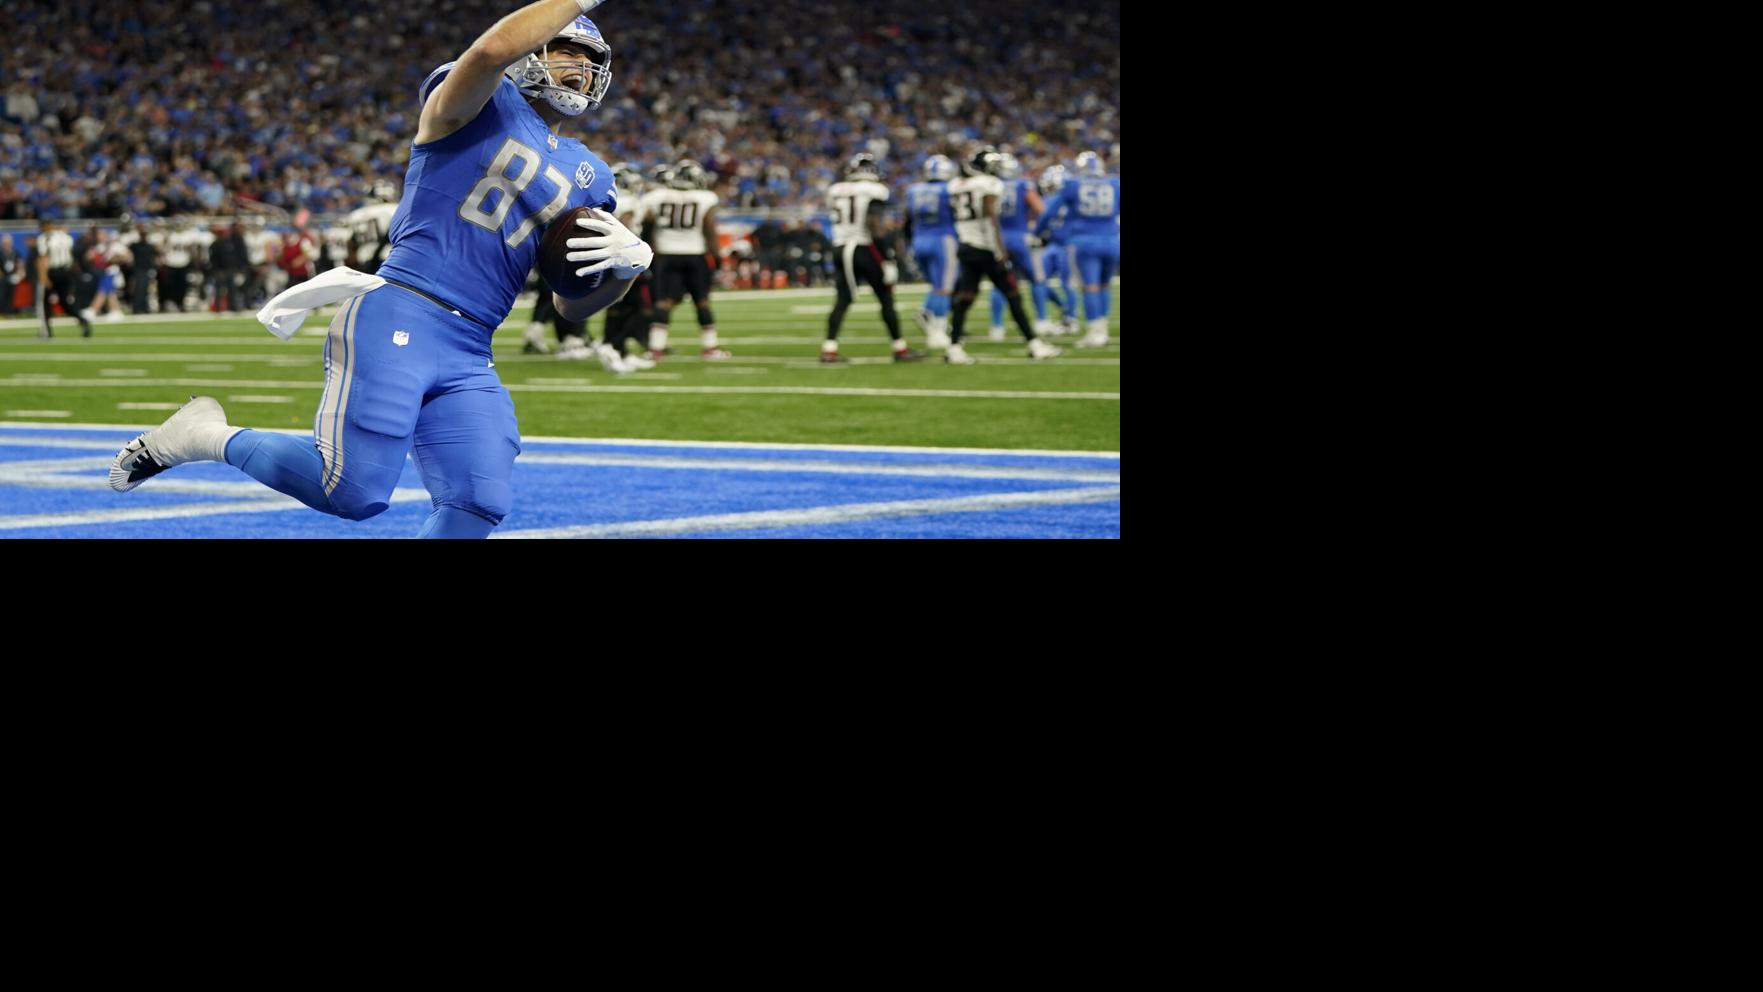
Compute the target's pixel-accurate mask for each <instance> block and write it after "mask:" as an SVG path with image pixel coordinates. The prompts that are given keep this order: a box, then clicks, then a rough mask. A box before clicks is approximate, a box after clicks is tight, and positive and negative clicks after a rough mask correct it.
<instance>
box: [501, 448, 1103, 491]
mask: <svg viewBox="0 0 1763 992" xmlns="http://www.w3.org/2000/svg"><path fill="white" fill-rule="evenodd" d="M519 463H520V464H529V463H530V464H534V465H594V466H601V467H623V468H674V469H686V470H688V471H710V472H810V473H816V474H825V475H904V476H916V477H920V478H937V479H1012V480H1017V481H1023V482H1041V481H1057V482H1091V483H1103V482H1107V483H1115V484H1118V483H1119V482H1120V473H1119V472H1084V471H1070V470H1065V469H1056V468H1015V467H1012V466H1008V465H890V464H878V463H876V462H795V461H768V460H764V459H758V458H676V457H668V456H666V455H587V454H583V455H566V454H560V455H552V454H530V453H523V454H522V455H521V456H520V461H519Z"/></svg>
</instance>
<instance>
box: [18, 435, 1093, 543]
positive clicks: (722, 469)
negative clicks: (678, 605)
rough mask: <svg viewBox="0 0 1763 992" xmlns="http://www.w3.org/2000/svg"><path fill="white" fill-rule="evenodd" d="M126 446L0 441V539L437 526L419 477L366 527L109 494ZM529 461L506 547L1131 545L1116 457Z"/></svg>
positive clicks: (185, 484) (274, 508)
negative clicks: (1117, 541) (898, 541)
mask: <svg viewBox="0 0 1763 992" xmlns="http://www.w3.org/2000/svg"><path fill="white" fill-rule="evenodd" d="M132 436H133V434H132V433H130V432H128V431H127V430H117V431H108V430H95V429H83V430H82V429H78V428H77V426H76V425H44V426H42V427H0V539H5V538H66V537H74V538H81V537H84V538H93V537H97V538H121V537H145V538H238V537H270V538H307V537H315V538H402V537H410V536H412V535H414V534H415V533H416V532H417V530H418V529H419V528H420V527H421V526H422V522H423V520H424V519H426V518H427V516H428V514H429V510H430V507H429V503H428V499H427V496H426V493H424V492H423V487H422V481H421V478H420V477H419V476H418V474H417V472H416V469H415V466H414V465H407V466H406V469H405V472H404V475H403V477H402V479H401V480H400V482H399V489H400V490H401V491H402V494H403V496H404V501H401V502H394V503H393V505H392V507H391V508H390V509H388V510H387V511H386V512H385V513H383V514H381V515H380V516H378V517H375V518H373V519H372V520H366V521H360V522H349V521H344V520H339V519H336V518H334V517H329V516H326V515H324V514H321V513H317V512H314V511H312V510H309V509H307V508H305V507H303V506H300V505H299V504H298V503H296V502H294V501H293V500H292V499H289V498H287V497H283V496H280V495H279V494H277V493H274V492H272V491H271V490H269V489H267V488H265V487H263V486H261V485H259V484H258V483H256V482H255V481H253V480H251V479H250V478H249V477H247V476H246V475H245V474H244V473H242V472H240V471H238V470H237V469H234V468H232V467H231V466H228V465H224V464H220V463H201V464H195V465H184V466H179V467H177V468H175V469H172V470H170V471H168V472H166V473H165V474H163V475H161V476H158V477H156V478H154V479H151V480H149V481H147V482H146V483H144V484H143V485H142V486H141V487H140V488H139V489H136V490H135V491H133V492H130V493H123V494H118V493H114V492H112V491H111V490H110V489H109V487H108V485H107V484H106V482H105V477H106V474H107V472H108V468H109V463H110V460H111V458H112V457H113V456H114V455H115V453H116V451H117V449H118V448H120V447H121V446H122V445H123V444H124V443H126V442H127V441H128V440H129V438H130V437H132ZM523 445H524V448H525V450H524V452H523V453H522V455H521V457H520V459H519V460H518V461H517V462H516V463H515V472H514V490H515V502H514V510H513V512H512V513H511V514H510V515H509V517H508V519H507V520H506V521H504V523H503V525H502V527H501V528H499V530H498V532H497V536H498V537H511V536H519V535H520V534H521V533H522V532H537V536H591V537H708V538H1047V537H1063V538H1118V537H1119V536H1120V499H1119V485H1120V459H1119V458H1118V457H1106V456H1099V455H1073V456H1066V455H1047V454H1013V453H997V452H962V451H949V450H931V451H889V450H884V449H865V450H857V451H839V450H826V449H819V448H769V447H768V448H746V447H740V448H731V447H722V446H710V445H703V446H701V445H691V444H677V443H669V444H660V443H658V444H654V445H649V444H637V445H633V444H605V443H597V442H592V441H554V440H545V441H534V440H530V439H529V440H527V441H524V442H523ZM246 510H249V511H252V512H245V511H246ZM217 511H218V512H217ZM572 529H573V531H575V532H573V533H572V532H571V531H572ZM582 531H586V532H585V533H583V532H582ZM559 532H561V533H559Z"/></svg>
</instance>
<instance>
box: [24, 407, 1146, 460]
mask: <svg viewBox="0 0 1763 992" xmlns="http://www.w3.org/2000/svg"><path fill="white" fill-rule="evenodd" d="M179 405H180V406H181V405H182V404H179ZM158 426H159V425H158V424H33V423H9V422H7V421H0V429H4V428H8V427H12V428H18V429H21V430H30V431H38V432H40V431H45V430H56V431H106V432H110V431H115V432H119V433H125V434H139V433H140V432H142V431H145V430H152V429H153V428H155V427H158ZM252 430H269V431H273V432H275V433H277V434H292V435H295V436H297V437H306V436H309V435H310V434H311V433H312V432H311V431H309V430H298V429H295V428H291V427H270V428H257V427H253V428H252ZM18 440H19V439H18V438H14V437H10V436H5V435H0V445H4V444H9V443H15V442H17V441H18ZM125 440H126V439H125ZM529 442H531V443H534V444H605V445H619V446H624V447H639V446H640V447H650V448H667V447H674V448H734V449H743V450H755V449H766V448H776V449H778V450H780V451H856V452H867V451H874V452H899V453H902V454H913V455H920V454H922V455H1033V456H1035V457H1037V458H1119V457H1120V452H1118V451H1072V450H1070V449H1062V450H1051V449H1046V448H931V447H923V446H919V445H901V444H802V443H793V442H788V441H690V440H679V439H670V438H653V437H558V436H556V435H534V436H532V437H522V438H521V439H520V443H521V444H527V443H529Z"/></svg>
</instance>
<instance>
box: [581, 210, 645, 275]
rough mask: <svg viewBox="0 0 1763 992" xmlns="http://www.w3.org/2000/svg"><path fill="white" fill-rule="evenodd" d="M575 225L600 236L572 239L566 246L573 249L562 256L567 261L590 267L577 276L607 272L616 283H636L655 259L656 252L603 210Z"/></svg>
mask: <svg viewBox="0 0 1763 992" xmlns="http://www.w3.org/2000/svg"><path fill="white" fill-rule="evenodd" d="M575 223H576V226H577V227H579V228H581V229H582V230H584V231H587V232H589V233H591V234H594V235H597V236H596V237H592V238H570V239H569V240H568V241H567V242H565V246H566V247H568V248H570V249H572V250H571V251H570V252H569V254H567V255H564V256H563V257H564V259H565V260H566V261H570V262H585V263H588V264H586V265H584V266H583V267H581V268H579V269H576V270H575V274H576V275H577V276H591V275H593V274H594V273H596V272H607V273H610V274H611V276H612V277H613V278H614V279H635V278H636V277H637V276H638V275H639V274H640V273H642V272H643V270H645V269H647V268H648V267H649V263H650V262H652V261H654V259H655V252H654V250H652V249H651V248H650V247H649V246H648V245H647V244H644V243H643V239H642V238H639V237H637V236H636V234H634V233H632V231H631V229H630V228H628V227H625V226H624V224H623V223H621V222H620V221H619V219H618V218H617V217H614V216H612V215H611V214H609V213H607V212H606V211H604V210H595V211H594V212H593V213H591V214H589V215H588V216H586V217H577V218H576V221H575Z"/></svg>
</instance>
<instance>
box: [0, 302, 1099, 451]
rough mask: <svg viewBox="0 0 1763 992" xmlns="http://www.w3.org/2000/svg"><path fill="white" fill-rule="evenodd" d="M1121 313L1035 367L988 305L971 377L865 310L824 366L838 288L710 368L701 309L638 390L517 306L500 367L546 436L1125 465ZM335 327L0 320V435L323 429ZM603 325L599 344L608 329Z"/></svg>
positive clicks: (529, 423) (975, 328)
mask: <svg viewBox="0 0 1763 992" xmlns="http://www.w3.org/2000/svg"><path fill="white" fill-rule="evenodd" d="M923 295H924V293H923V287H922V286H921V285H918V286H904V287H902V293H901V296H900V299H899V303H898V312H899V314H900V320H901V325H902V327H903V328H904V330H905V332H906V337H907V340H908V341H910V342H912V344H913V346H914V347H917V348H920V349H922V348H923V344H924V336H923V334H922V332H920V331H919V330H918V327H917V325H916V324H915V323H914V322H913V320H912V316H911V315H912V314H913V313H914V312H916V311H917V310H918V308H919V305H920V303H921V302H922V300H923ZM1025 295H1026V293H1025ZM1113 297H1114V306H1113V312H1112V314H1111V316H1110V325H1111V329H1112V332H1113V334H1114V343H1113V344H1111V345H1110V346H1109V347H1107V348H1103V349H1096V350H1078V349H1074V348H1072V347H1070V346H1071V344H1072V342H1073V341H1075V340H1076V338H1074V337H1061V338H1055V339H1054V340H1055V341H1056V343H1058V344H1060V345H1061V346H1064V347H1065V348H1066V353H1065V356H1064V357H1061V358H1057V359H1053V360H1050V361H1045V362H1031V361H1030V360H1029V359H1028V358H1027V357H1026V355H1025V352H1024V348H1023V343H1022V340H1021V338H1020V336H1019V335H1018V334H1017V332H1016V330H1015V328H1014V326H1011V327H1010V328H1009V340H1008V341H1006V342H1004V343H1000V344H993V343H991V342H989V341H987V340H986V328H987V324H988V321H989V315H990V310H989V307H988V304H987V300H986V298H985V297H983V296H982V297H981V300H980V302H979V304H978V305H976V306H975V307H974V309H973V312H972V313H971V314H969V316H968V321H967V332H968V337H967V345H968V351H969V353H970V354H972V355H973V356H974V357H976V358H978V359H979V364H977V365H972V366H966V367H955V366H948V365H944V364H943V363H942V362H941V360H940V357H939V356H933V357H932V358H931V359H929V360H927V361H924V362H920V363H916V364H895V363H893V362H892V361H891V360H890V359H889V358H888V355H889V351H888V345H887V334H886V331H885V330H884V329H883V327H882V323H881V318H880V315H879V311H878V309H877V305H876V303H875V301H874V298H873V297H872V296H870V295H869V294H868V293H864V294H862V295H860V296H859V297H858V302H857V304H856V305H854V306H853V307H852V309H851V312H850V314H848V315H847V317H846V319H845V324H844V329H843V333H842V334H841V335H840V340H841V342H842V344H843V349H842V350H843V354H844V355H845V356H846V357H847V358H850V359H851V360H852V363H851V364H850V365H835V366H827V365H822V364H820V363H819V362H818V361H817V357H818V355H819V353H820V351H819V346H820V340H821V338H822V337H824V335H825V329H826V314H827V312H828V311H830V310H831V308H832V300H833V294H832V291H831V290H830V289H829V290H825V291H784V292H783V293H769V292H757V293H755V292H746V293H742V292H725V293H718V294H717V295H716V296H715V298H714V301H713V305H714V307H715V310H716V322H717V328H718V330H719V331H720V335H721V343H722V346H723V347H724V348H727V349H728V350H729V351H731V352H733V353H734V355H735V358H734V359H733V360H730V361H722V362H704V361H701V360H699V358H698V357H697V352H698V332H697V319H696V315H695V314H694V313H693V312H692V310H691V307H690V306H689V304H688V305H687V306H685V307H683V308H681V309H680V310H678V311H676V313H675V317H674V320H673V332H672V335H671V343H672V345H673V350H674V352H675V353H676V354H675V355H674V356H673V357H670V358H668V359H667V360H665V361H663V362H662V363H660V364H659V365H658V366H657V367H656V368H655V369H654V370H653V371H650V372H637V373H632V374H629V375H624V376H615V375H613V374H611V373H608V372H605V371H603V370H602V369H601V368H600V364H599V362H597V361H594V360H593V359H589V360H587V361H585V362H583V361H560V360H558V359H556V358H553V357H549V356H528V355H522V354H521V331H522V329H523V328H524V327H525V326H526V321H527V309H526V308H525V307H517V308H516V310H515V312H514V313H513V314H512V315H511V316H510V318H509V320H508V322H507V323H506V324H504V325H503V326H502V328H501V329H500V330H499V331H498V332H497V334H496V339H495V355H496V367H497V369H498V371H500V372H501V374H502V381H503V382H504V383H506V384H507V385H508V387H509V389H510V390H511V391H512V392H513V394H514V405H515V409H516V411H517V412H518V415H519V418H520V430H521V433H522V434H525V435H529V436H537V437H543V436H556V437H584V438H596V437H619V438H656V439H668V440H694V441H758V442H788V443H830V444H889V445H925V446H937V447H981V448H1040V449H1062V450H1091V451H1119V450H1120V345H1119V335H1120V288H1119V285H1118V284H1116V285H1115V287H1114V290H1113ZM329 319H330V318H329V311H323V312H321V313H318V314H314V315H313V316H311V317H309V318H307V321H306V324H305V325H304V326H303V327H302V328H301V331H300V334H299V335H298V336H297V337H295V339H294V340H292V341H288V342H282V341H279V340H277V339H276V338H274V337H273V336H271V335H270V334H269V333H268V332H267V331H265V330H264V329H263V327H262V326H261V325H260V324H258V323H257V322H256V321H255V320H254V319H252V318H250V317H248V316H247V317H239V318H220V319H215V318H209V317H207V316H205V315H204V316H197V317H195V318H194V319H189V320H184V319H178V318H177V316H176V315H171V316H169V317H158V316H151V317H147V318H144V319H139V320H137V319H134V318H128V319H125V320H123V321H121V322H118V323H107V322H104V321H99V322H97V323H96V324H95V325H94V327H95V332H94V336H93V337H91V338H85V339H82V338H81V337H80V336H79V326H78V325H77V324H76V323H75V322H74V321H73V320H71V319H68V318H59V319H57V320H56V322H55V337H54V338H53V339H50V340H46V341H45V340H39V339H38V338H37V336H36V329H35V324H34V322H33V321H29V320H0V420H7V421H40V422H43V423H54V422H57V421H61V422H68V423H76V422H77V423H102V424H143V425H151V424H156V423H158V422H159V421H161V420H163V419H164V418H165V417H166V416H167V415H168V413H169V412H170V411H171V410H173V409H176V407H177V406H178V405H179V404H180V403H182V402H183V401H185V400H186V399H188V398H189V396H190V395H191V394H193V393H199V394H207V395H211V396H214V397H215V398H217V399H219V400H220V401H221V403H222V404H223V405H224V406H225V407H226V410H227V414H228V419H229V420H230V421H231V422H232V423H234V424H237V425H241V426H246V427H287V428H296V429H305V428H310V427H311V426H312V415H313V411H314V409H315V408H316V407H317V404H318V399H319V394H320V392H321V390H322V389H323V386H324V365H323V357H322V355H323V348H324V336H323V335H324V330H325V327H326V325H327V324H328V323H329ZM1005 320H1006V323H1007V324H1008V323H1009V318H1008V315H1006V318H1005ZM590 326H591V329H592V332H593V333H594V334H595V335H596V336H597V335H598V334H599V333H600V330H601V319H600V318H598V317H596V318H595V319H594V320H593V321H592V322H591V325H590ZM553 340H554V338H553Z"/></svg>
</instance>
